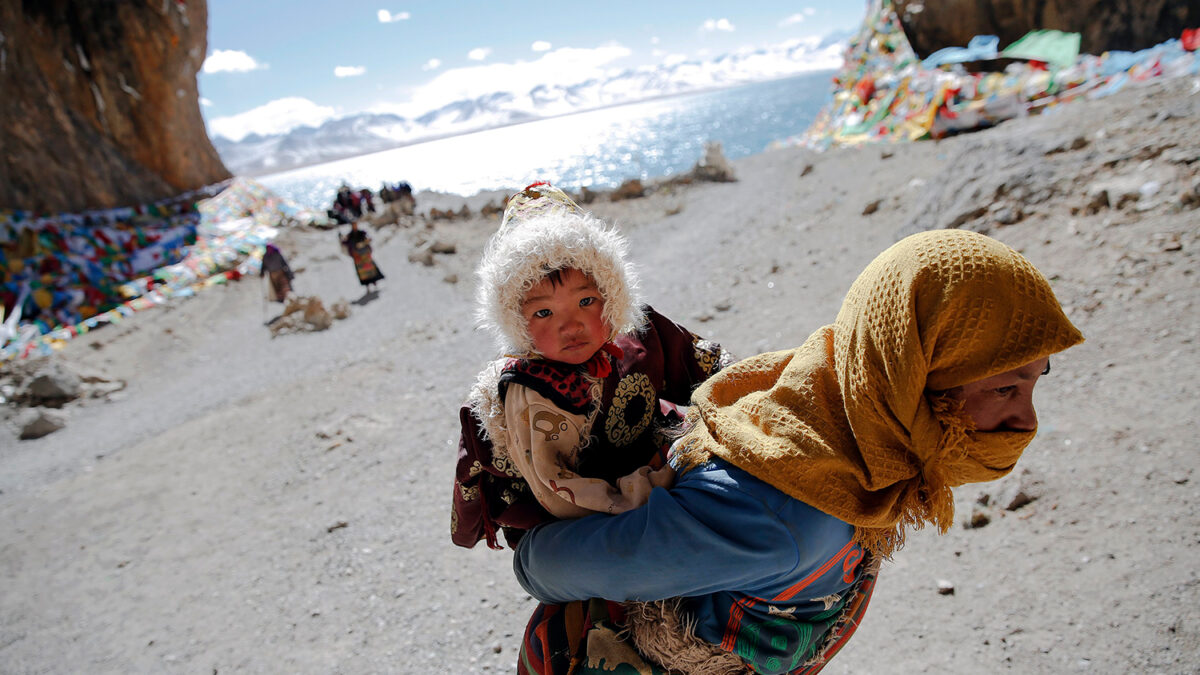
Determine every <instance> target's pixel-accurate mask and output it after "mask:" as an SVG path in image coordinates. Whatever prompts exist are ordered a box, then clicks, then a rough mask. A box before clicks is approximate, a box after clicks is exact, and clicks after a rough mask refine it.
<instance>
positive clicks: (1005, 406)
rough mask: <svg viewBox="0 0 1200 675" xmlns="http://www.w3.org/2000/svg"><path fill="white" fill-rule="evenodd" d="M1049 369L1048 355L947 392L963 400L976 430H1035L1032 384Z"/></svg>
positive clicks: (965, 410) (1035, 419)
mask: <svg viewBox="0 0 1200 675" xmlns="http://www.w3.org/2000/svg"><path fill="white" fill-rule="evenodd" d="M1048 372H1050V357H1044V358H1040V359H1038V360H1036V361H1030V362H1029V363H1026V364H1025V365H1023V366H1021V367H1020V368H1013V369H1012V370H1010V371H1007V372H1004V373H1000V374H999V375H993V376H991V377H985V378H984V379H982V380H976V381H974V382H970V383H967V384H964V385H962V386H961V387H955V388H953V389H951V390H949V391H947V392H946V394H947V395H948V396H950V397H951V398H953V399H956V400H959V401H962V402H963V411H964V412H966V413H967V414H968V415H970V416H971V419H973V420H975V428H976V429H977V430H978V431H1035V430H1037V411H1035V410H1034V409H1033V387H1034V385H1036V384H1037V381H1038V378H1040V377H1041V376H1042V375H1045V374H1046V373H1048Z"/></svg>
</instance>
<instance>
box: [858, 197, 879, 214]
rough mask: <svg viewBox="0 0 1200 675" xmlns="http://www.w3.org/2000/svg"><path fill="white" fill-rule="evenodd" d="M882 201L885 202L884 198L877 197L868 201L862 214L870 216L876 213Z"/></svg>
mask: <svg viewBox="0 0 1200 675" xmlns="http://www.w3.org/2000/svg"><path fill="white" fill-rule="evenodd" d="M882 203H883V200H882V199H876V200H874V201H871V202H868V203H867V205H866V206H864V207H863V210H862V214H863V215H864V216H869V215H871V214H872V213H875V212H876V211H878V210H879V205H880V204H882Z"/></svg>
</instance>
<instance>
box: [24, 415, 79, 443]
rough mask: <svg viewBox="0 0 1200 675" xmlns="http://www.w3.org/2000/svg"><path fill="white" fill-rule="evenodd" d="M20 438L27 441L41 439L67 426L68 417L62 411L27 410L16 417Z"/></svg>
mask: <svg viewBox="0 0 1200 675" xmlns="http://www.w3.org/2000/svg"><path fill="white" fill-rule="evenodd" d="M16 423H17V429H19V432H18V437H19V438H20V439H21V440H23V441H25V440H30V439H34V438H41V437H42V436H46V435H48V434H52V433H54V432H55V431H58V430H59V429H61V428H63V427H64V426H66V425H67V415H66V413H64V412H63V411H61V410H51V409H48V408H26V409H25V410H22V411H21V412H20V413H19V414H18V415H17V417H16Z"/></svg>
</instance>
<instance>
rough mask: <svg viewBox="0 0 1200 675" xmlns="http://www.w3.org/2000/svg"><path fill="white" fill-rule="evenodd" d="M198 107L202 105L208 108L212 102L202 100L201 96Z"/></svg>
mask: <svg viewBox="0 0 1200 675" xmlns="http://www.w3.org/2000/svg"><path fill="white" fill-rule="evenodd" d="M200 105H202V106H205V107H208V106H211V105H212V101H210V100H208V99H206V98H204V97H203V96H201V97H200Z"/></svg>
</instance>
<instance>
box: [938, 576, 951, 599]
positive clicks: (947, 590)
mask: <svg viewBox="0 0 1200 675" xmlns="http://www.w3.org/2000/svg"><path fill="white" fill-rule="evenodd" d="M937 591H938V595H954V584H953V582H951V581H949V580H947V579H938V582H937Z"/></svg>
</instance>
